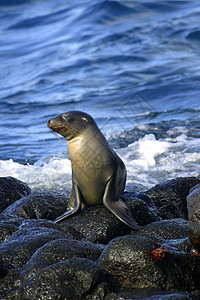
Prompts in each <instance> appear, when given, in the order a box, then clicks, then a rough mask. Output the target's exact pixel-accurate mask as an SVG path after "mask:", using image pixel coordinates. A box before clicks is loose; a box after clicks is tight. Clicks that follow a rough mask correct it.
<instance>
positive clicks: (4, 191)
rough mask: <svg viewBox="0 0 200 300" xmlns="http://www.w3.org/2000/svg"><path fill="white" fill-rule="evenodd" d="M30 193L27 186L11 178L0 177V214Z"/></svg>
mask: <svg viewBox="0 0 200 300" xmlns="http://www.w3.org/2000/svg"><path fill="white" fill-rule="evenodd" d="M30 193H31V189H30V188H29V187H28V185H27V184H26V183H24V182H22V181H20V180H18V179H16V178H13V177H0V212H2V211H3V210H4V209H5V208H6V207H8V206H9V205H11V204H12V203H13V202H15V201H17V200H19V199H20V198H22V197H24V196H27V195H29V194H30Z"/></svg>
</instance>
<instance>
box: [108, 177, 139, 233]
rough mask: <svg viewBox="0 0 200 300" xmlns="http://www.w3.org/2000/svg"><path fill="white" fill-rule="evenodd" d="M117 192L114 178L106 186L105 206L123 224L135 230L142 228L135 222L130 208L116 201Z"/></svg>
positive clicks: (120, 201)
mask: <svg viewBox="0 0 200 300" xmlns="http://www.w3.org/2000/svg"><path fill="white" fill-rule="evenodd" d="M115 190H116V186H115V180H114V178H113V177H112V178H111V179H109V181H108V182H107V184H106V187H105V191H104V196H103V204H104V205H105V206H106V207H107V208H108V209H109V210H110V211H111V212H112V213H113V214H114V215H115V216H116V217H117V218H119V219H120V220H121V221H122V222H124V223H125V224H127V225H128V226H130V227H132V228H134V229H139V228H140V226H139V225H138V224H137V222H136V221H135V220H134V218H133V216H132V213H131V210H130V209H129V208H128V206H126V204H125V203H124V202H123V201H122V200H120V199H118V200H116V195H115Z"/></svg>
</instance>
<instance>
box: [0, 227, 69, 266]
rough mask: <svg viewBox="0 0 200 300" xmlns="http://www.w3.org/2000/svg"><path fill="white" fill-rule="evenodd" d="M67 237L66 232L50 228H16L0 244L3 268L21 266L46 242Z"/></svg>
mask: <svg viewBox="0 0 200 300" xmlns="http://www.w3.org/2000/svg"><path fill="white" fill-rule="evenodd" d="M67 237H68V236H67V235H66V234H64V233H62V232H60V231H58V230H55V229H52V228H45V227H32V228H24V229H23V228H22V229H18V230H17V231H15V232H14V233H13V234H12V235H11V236H10V237H9V238H7V240H5V241H4V242H3V243H1V245H0V257H1V258H2V264H3V269H4V270H7V269H12V268H19V267H22V266H24V265H25V263H26V262H27V260H28V259H29V258H30V257H31V256H32V255H33V253H34V252H35V251H36V250H37V249H38V248H40V247H41V246H43V245H44V244H46V243H47V242H49V241H52V240H55V239H61V238H64V239H65V238H67Z"/></svg>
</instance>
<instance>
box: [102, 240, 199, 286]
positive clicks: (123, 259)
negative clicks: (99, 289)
mask: <svg viewBox="0 0 200 300" xmlns="http://www.w3.org/2000/svg"><path fill="white" fill-rule="evenodd" d="M158 243H161V246H162V239H158V238H155V237H153V236H151V237H149V236H141V235H138V236H135V237H133V236H123V237H118V238H115V239H114V240H112V241H111V242H110V243H109V244H108V245H107V246H106V248H105V250H104V251H103V252H102V254H101V256H100V258H99V259H98V264H99V267H100V268H101V269H104V270H105V271H107V272H109V274H110V275H111V279H110V284H111V285H112V286H120V287H121V288H124V289H135V288H140V289H144V288H150V289H159V290H160V289H163V290H165V291H170V290H171V291H182V292H184V291H192V290H194V289H199V281H200V264H199V259H198V257H196V256H194V255H191V254H189V253H187V252H184V251H178V250H174V247H170V246H169V248H165V249H163V248H164V247H163V248H161V250H162V251H161V252H158V253H160V256H159V258H158V260H156V261H155V257H154V256H153V253H155V251H156V249H157V248H159V247H160V245H158ZM152 251H153V252H152Z"/></svg>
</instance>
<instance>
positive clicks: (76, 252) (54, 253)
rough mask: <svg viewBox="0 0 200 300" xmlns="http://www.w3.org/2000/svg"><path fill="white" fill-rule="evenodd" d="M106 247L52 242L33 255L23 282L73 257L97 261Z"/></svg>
mask: <svg viewBox="0 0 200 300" xmlns="http://www.w3.org/2000/svg"><path fill="white" fill-rule="evenodd" d="M104 247H105V246H103V245H98V244H93V243H90V242H85V241H76V240H73V239H62V240H61V239H59V240H54V241H51V242H49V243H47V244H45V245H44V246H42V247H41V248H39V249H38V250H37V251H36V252H35V253H34V254H33V256H32V257H31V259H30V260H29V261H28V262H27V265H26V268H25V269H24V270H23V272H22V273H21V276H22V277H23V280H27V279H29V278H30V277H32V276H34V275H35V274H36V273H38V272H39V271H40V270H41V269H44V268H46V267H48V266H49V265H52V264H55V263H57V262H59V261H62V260H66V259H69V258H73V257H80V258H88V259H90V260H93V261H95V260H97V258H98V257H99V256H100V254H101V252H102V251H103V249H104Z"/></svg>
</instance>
